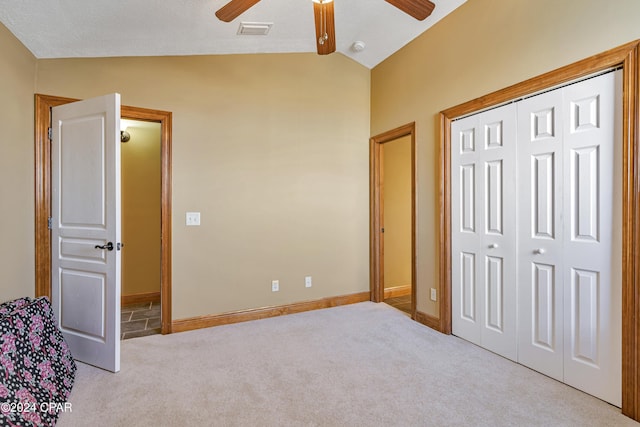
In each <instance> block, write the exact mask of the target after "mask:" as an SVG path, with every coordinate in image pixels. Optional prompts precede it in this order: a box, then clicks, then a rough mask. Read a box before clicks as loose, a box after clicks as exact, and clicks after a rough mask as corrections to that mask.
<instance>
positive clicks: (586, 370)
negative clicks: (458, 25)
mask: <svg viewBox="0 0 640 427" xmlns="http://www.w3.org/2000/svg"><path fill="white" fill-rule="evenodd" d="M621 82H622V71H616V72H614V73H608V74H605V75H602V76H599V77H596V78H592V79H589V80H585V81H582V82H579V83H576V84H573V85H571V86H567V87H566V88H565V89H564V92H563V93H564V106H563V108H564V114H565V121H564V123H563V135H564V169H565V174H564V184H563V185H564V192H563V197H564V202H563V206H564V231H563V240H564V254H563V259H564V269H563V282H564V325H565V326H564V382H565V383H567V384H569V385H571V386H574V387H576V388H578V389H580V390H583V391H586V392H587V393H589V394H592V395H594V396H596V397H599V398H601V399H603V400H606V401H607V402H610V403H612V404H614V405H616V406H620V405H621V400H622V384H621V381H622V372H621V369H622V363H621V358H622V353H621V351H622V336H621V331H622V314H621V313H622V289H621V288H622V286H621V283H622V279H621V270H622V268H621V260H622V257H621V252H622V243H621V239H622V232H621V219H622V212H621V208H622V198H621V197H622V175H621V159H622V152H621V145H622V144H621V141H622V137H621V129H622V124H621V120H620V119H618V120H616V117H618V118H620V117H621V115H620V114H619V113H620V109H621V107H622V100H621V94H622V83H621ZM616 112H618V114H616Z"/></svg>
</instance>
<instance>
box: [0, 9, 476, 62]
mask: <svg viewBox="0 0 640 427" xmlns="http://www.w3.org/2000/svg"><path fill="white" fill-rule="evenodd" d="M432 1H433V2H434V3H435V5H436V7H435V9H434V11H433V13H432V14H431V16H429V17H428V18H426V19H425V20H424V21H418V20H416V19H414V18H412V17H411V16H409V15H407V14H405V13H404V12H402V11H400V10H399V9H397V8H396V7H394V6H392V5H391V4H389V3H387V2H386V1H384V0H334V9H335V33H336V52H337V53H339V54H343V55H346V56H348V57H350V58H352V59H353V60H355V61H357V62H359V63H360V64H362V65H364V66H365V67H368V68H373V67H375V66H376V65H377V64H379V63H380V62H382V61H383V60H384V59H386V58H387V57H389V56H390V55H392V54H393V53H394V52H396V51H397V50H399V49H400V48H402V47H403V46H404V45H406V44H407V43H409V42H410V41H411V40H413V39H414V38H415V37H417V36H418V35H420V34H421V33H423V32H424V31H426V30H427V29H428V28H429V27H431V26H432V25H434V24H435V23H436V22H438V21H439V20H440V19H442V18H443V17H445V16H446V15H447V14H449V13H451V12H452V11H453V10H454V9H456V8H457V7H458V6H460V5H461V4H462V3H464V2H465V1H466V0H432ZM226 3H227V0H170V1H168V0H109V1H104V0H47V1H26V0H2V4H1V5H0V22H2V23H3V24H4V25H5V26H6V27H7V28H8V29H9V30H10V31H11V32H12V33H13V34H14V35H15V36H16V37H17V38H18V39H19V40H20V41H21V42H22V43H23V44H24V45H25V46H26V47H27V48H28V49H29V50H30V51H31V52H32V53H33V54H34V55H35V56H36V57H37V58H76V57H109V56H163V55H209V54H235V53H285V52H286V53H291V52H315V51H316V44H315V29H314V28H315V27H314V17H313V3H312V1H311V0H262V1H260V2H258V3H257V4H256V5H255V6H253V7H251V8H250V9H249V10H248V11H246V12H245V13H243V14H242V15H240V16H239V17H238V18H236V19H235V20H233V21H232V22H230V23H226V22H222V21H220V20H219V19H218V18H216V16H215V11H216V10H218V9H219V8H220V7H222V6H224V5H225V4H226ZM241 22H260V23H271V24H273V25H272V26H271V29H270V30H269V33H268V34H267V35H239V34H238V29H239V26H240V23H241ZM357 41H359V42H362V43H363V44H364V49H362V50H360V51H357V50H356V49H354V48H353V45H354V43H355V42H357Z"/></svg>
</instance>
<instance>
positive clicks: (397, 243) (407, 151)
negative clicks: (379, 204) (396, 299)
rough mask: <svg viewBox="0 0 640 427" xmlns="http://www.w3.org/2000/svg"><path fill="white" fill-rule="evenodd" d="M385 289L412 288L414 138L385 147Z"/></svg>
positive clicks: (383, 145) (383, 146)
mask: <svg viewBox="0 0 640 427" xmlns="http://www.w3.org/2000/svg"><path fill="white" fill-rule="evenodd" d="M381 148H382V150H381V153H382V167H383V173H382V176H383V180H384V181H383V207H384V267H383V268H384V287H385V289H387V288H393V287H397V286H410V285H411V136H403V137H402V138H398V139H395V140H393V141H389V142H385V143H384V144H382V147H381Z"/></svg>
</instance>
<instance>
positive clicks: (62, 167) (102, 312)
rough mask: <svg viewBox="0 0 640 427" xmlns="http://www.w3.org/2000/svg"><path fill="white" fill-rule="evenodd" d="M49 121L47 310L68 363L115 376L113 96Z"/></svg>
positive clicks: (116, 158) (116, 161)
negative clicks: (49, 306)
mask: <svg viewBox="0 0 640 427" xmlns="http://www.w3.org/2000/svg"><path fill="white" fill-rule="evenodd" d="M52 115H53V121H52V130H53V135H52V136H53V140H52V147H51V188H52V194H51V204H52V221H51V222H52V231H51V241H52V244H51V247H52V261H51V272H52V273H51V274H52V278H51V280H52V305H53V308H54V312H55V315H56V319H57V321H58V326H59V328H60V329H61V330H62V332H63V334H64V337H65V339H66V341H67V343H68V344H69V347H70V349H71V352H72V354H73V356H74V357H75V358H76V359H77V360H79V361H82V362H85V363H88V364H91V365H94V366H97V367H100V368H103V369H106V370H109V371H113V372H117V371H119V370H120V243H119V242H120V95H119V94H111V95H106V96H102V97H98V98H93V99H88V100H85V101H79V102H74V103H71V104H66V105H61V106H59V107H54V108H53V112H52ZM101 247H102V248H101ZM110 247H112V249H109V248H110ZM103 248H104V249H103Z"/></svg>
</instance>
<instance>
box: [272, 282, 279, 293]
mask: <svg viewBox="0 0 640 427" xmlns="http://www.w3.org/2000/svg"><path fill="white" fill-rule="evenodd" d="M279 290H280V281H279V280H272V281H271V292H278V291H279Z"/></svg>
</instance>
